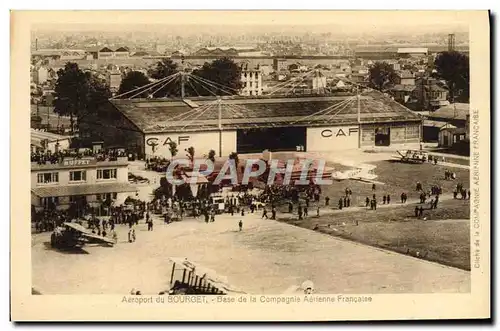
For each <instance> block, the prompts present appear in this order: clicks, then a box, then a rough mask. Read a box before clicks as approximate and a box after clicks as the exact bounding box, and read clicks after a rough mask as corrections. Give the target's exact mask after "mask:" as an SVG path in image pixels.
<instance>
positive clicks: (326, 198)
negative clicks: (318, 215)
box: [325, 197, 330, 206]
mask: <svg viewBox="0 0 500 331" xmlns="http://www.w3.org/2000/svg"><path fill="white" fill-rule="evenodd" d="M328 205H330V197H325V206H328Z"/></svg>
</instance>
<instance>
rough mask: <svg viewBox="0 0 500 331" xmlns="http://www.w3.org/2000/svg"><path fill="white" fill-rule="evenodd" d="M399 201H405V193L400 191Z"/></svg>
mask: <svg viewBox="0 0 500 331" xmlns="http://www.w3.org/2000/svg"><path fill="white" fill-rule="evenodd" d="M401 203H405V194H404V192H403V193H401Z"/></svg>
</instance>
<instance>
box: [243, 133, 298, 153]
mask: <svg viewBox="0 0 500 331" xmlns="http://www.w3.org/2000/svg"><path fill="white" fill-rule="evenodd" d="M306 136H307V133H306V128H305V127H288V128H258V129H246V130H245V129H241V130H238V132H237V143H236V149H237V150H238V153H260V152H262V151H264V150H266V149H268V150H270V151H272V152H285V151H297V150H298V149H297V147H298V146H301V147H302V151H305V149H306Z"/></svg>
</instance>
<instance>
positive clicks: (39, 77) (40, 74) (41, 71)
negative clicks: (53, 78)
mask: <svg viewBox="0 0 500 331" xmlns="http://www.w3.org/2000/svg"><path fill="white" fill-rule="evenodd" d="M48 79H49V69H47V67H45V66H41V67H40V68H37V69H35V71H34V73H33V81H34V82H35V84H38V85H41V84H44V83H45V82H46V81H47V80H48Z"/></svg>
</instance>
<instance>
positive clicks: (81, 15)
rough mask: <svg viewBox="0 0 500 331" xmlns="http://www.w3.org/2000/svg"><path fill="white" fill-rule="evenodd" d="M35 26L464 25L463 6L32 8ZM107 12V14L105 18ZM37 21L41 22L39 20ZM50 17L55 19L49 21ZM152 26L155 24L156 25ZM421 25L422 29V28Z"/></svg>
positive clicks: (355, 28) (412, 28) (351, 27)
mask: <svg viewBox="0 0 500 331" xmlns="http://www.w3.org/2000/svg"><path fill="white" fill-rule="evenodd" d="M32 13H33V15H35V17H36V18H35V22H39V23H38V24H35V25H34V27H35V28H43V29H44V30H45V29H55V30H59V29H64V30H66V31H67V30H75V31H83V30H103V31H111V30H117V31H119V30H122V31H127V30H128V31H132V30H145V31H146V30H148V29H150V28H152V26H151V25H153V24H154V25H158V24H159V25H163V26H165V27H168V26H169V25H170V26H171V25H215V26H240V27H245V26H247V27H249V28H251V27H252V26H266V25H267V26H276V27H279V26H309V27H310V28H311V29H312V28H313V27H318V28H320V27H321V28H325V27H327V26H342V29H344V30H346V31H349V32H354V33H356V32H363V31H373V30H381V31H382V30H384V31H397V30H399V29H401V28H402V27H404V28H405V29H406V30H407V31H408V32H411V31H415V32H419V33H422V32H425V31H431V30H432V29H435V30H439V29H440V28H443V29H444V28H449V27H450V26H453V27H454V28H458V29H460V30H462V29H463V31H466V30H467V27H468V23H467V22H468V18H467V15H468V13H467V12H465V11H425V12H424V11H175V12H174V11H120V12H113V13H110V12H106V11H90V12H89V11H71V12H68V11H66V12H63V11H60V12H50V11H47V12H32ZM110 17H112V19H111V20H110ZM42 22H43V23H42ZM53 22H58V23H57V24H54V23H53ZM157 27H158V26H156V27H155V28H157ZM423 30H425V31H423Z"/></svg>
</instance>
